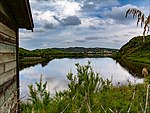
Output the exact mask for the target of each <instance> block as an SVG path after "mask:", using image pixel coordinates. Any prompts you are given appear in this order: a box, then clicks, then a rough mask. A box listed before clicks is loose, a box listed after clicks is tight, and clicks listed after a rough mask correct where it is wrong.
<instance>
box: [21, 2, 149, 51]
mask: <svg viewBox="0 0 150 113" xmlns="http://www.w3.org/2000/svg"><path fill="white" fill-rule="evenodd" d="M30 5H31V10H32V16H33V20H34V25H35V28H34V32H31V31H26V30H25V29H21V30H20V47H23V48H26V49H30V50H32V49H36V48H52V47H59V48H60V47H75V46H77V47H105V48H120V47H121V46H122V45H123V44H125V43H126V42H128V41H129V40H130V39H131V38H132V37H133V36H137V35H142V32H143V29H142V28H140V27H136V19H132V17H131V16H130V17H129V18H127V19H125V18H124V17H125V12H126V11H127V9H128V8H138V9H140V10H141V11H142V12H144V13H145V14H146V15H148V14H149V6H150V5H149V0H136V1H135V0H30Z"/></svg>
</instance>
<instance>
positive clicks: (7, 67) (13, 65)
mask: <svg viewBox="0 0 150 113" xmlns="http://www.w3.org/2000/svg"><path fill="white" fill-rule="evenodd" d="M4 65H5V72H7V71H9V70H11V69H13V68H16V60H14V61H12V62H7V63H4Z"/></svg>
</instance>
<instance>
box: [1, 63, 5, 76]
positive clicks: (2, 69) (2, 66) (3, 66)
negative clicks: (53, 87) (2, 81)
mask: <svg viewBox="0 0 150 113" xmlns="http://www.w3.org/2000/svg"><path fill="white" fill-rule="evenodd" d="M4 72H5V65H4V64H0V74H2V73H4Z"/></svg>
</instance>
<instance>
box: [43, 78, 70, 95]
mask: <svg viewBox="0 0 150 113" xmlns="http://www.w3.org/2000/svg"><path fill="white" fill-rule="evenodd" d="M44 81H47V90H48V91H50V93H51V95H52V96H53V95H54V94H55V93H56V92H58V91H62V90H64V89H67V86H68V81H67V80H66V79H65V78H61V79H60V78H59V77H54V76H53V77H46V78H45V79H44Z"/></svg>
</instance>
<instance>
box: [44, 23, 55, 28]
mask: <svg viewBox="0 0 150 113" xmlns="http://www.w3.org/2000/svg"><path fill="white" fill-rule="evenodd" d="M44 28H45V29H54V28H55V27H54V24H52V23H45V24H44Z"/></svg>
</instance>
